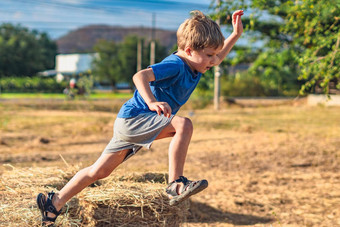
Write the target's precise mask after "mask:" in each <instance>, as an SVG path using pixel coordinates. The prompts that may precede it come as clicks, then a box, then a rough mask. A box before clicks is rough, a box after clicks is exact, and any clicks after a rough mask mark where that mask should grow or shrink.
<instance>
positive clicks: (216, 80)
mask: <svg viewBox="0 0 340 227" xmlns="http://www.w3.org/2000/svg"><path fill="white" fill-rule="evenodd" d="M216 2H217V8H216V13H217V14H218V13H219V12H220V4H221V2H220V0H216ZM216 23H217V24H218V25H220V17H219V16H218V17H217V20H216ZM220 77H221V69H220V66H218V65H217V66H215V67H214V109H215V110H219V109H220Z"/></svg>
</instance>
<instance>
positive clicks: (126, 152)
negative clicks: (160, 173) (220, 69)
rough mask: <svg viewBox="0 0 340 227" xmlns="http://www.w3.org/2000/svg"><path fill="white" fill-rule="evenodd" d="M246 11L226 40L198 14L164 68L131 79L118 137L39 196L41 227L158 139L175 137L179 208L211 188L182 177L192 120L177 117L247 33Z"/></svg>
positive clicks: (173, 191) (171, 190)
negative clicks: (56, 190) (58, 187)
mask: <svg viewBox="0 0 340 227" xmlns="http://www.w3.org/2000/svg"><path fill="white" fill-rule="evenodd" d="M242 15H243V11H242V10H238V11H236V12H234V14H233V16H232V24H233V29H234V31H233V33H232V34H231V35H230V36H229V37H228V38H227V39H224V37H223V35H222V33H221V30H220V28H219V26H218V25H217V24H216V23H215V22H214V21H213V20H211V19H210V18H208V17H206V16H205V15H204V14H203V13H201V12H200V11H197V10H196V11H192V12H191V18H190V19H187V20H186V21H184V23H182V24H181V25H180V27H179V29H178V31H177V44H178V51H177V52H175V53H173V54H171V55H170V56H168V57H167V58H165V59H164V60H163V61H162V62H161V63H158V64H155V65H151V66H149V67H148V68H147V69H144V70H141V71H139V72H137V73H136V74H135V75H134V76H133V82H134V83H135V86H136V88H137V89H136V91H135V93H134V96H133V98H131V99H130V100H128V101H127V102H126V103H125V104H124V105H123V106H122V108H121V110H120V111H119V113H118V116H117V119H116V121H115V124H114V136H113V138H112V140H111V141H110V142H109V144H108V145H107V147H106V148H105V150H104V152H103V153H102V155H101V156H100V157H99V159H98V160H97V161H96V162H95V163H94V164H93V165H92V166H89V167H87V168H85V169H82V170H80V171H79V172H78V173H77V174H76V175H75V176H74V177H73V178H72V179H71V180H70V181H69V182H68V183H67V184H66V185H65V186H64V188H62V189H61V190H60V192H59V193H54V192H50V193H48V195H47V197H46V196H45V195H44V194H42V193H40V194H39V195H38V197H37V203H38V207H39V209H40V211H41V214H42V220H43V224H46V225H48V224H53V223H54V221H55V219H56V218H57V216H58V215H59V214H60V212H61V208H62V207H63V206H64V205H65V203H66V202H67V201H68V200H69V199H71V198H72V197H73V196H74V195H76V194H77V193H79V192H80V191H81V190H83V189H84V188H85V187H87V186H88V185H90V184H92V183H93V182H95V181H96V180H98V179H102V178H105V177H107V176H108V175H110V173H111V172H112V171H113V170H114V169H115V168H116V167H117V166H118V165H119V164H121V163H122V162H123V161H125V160H127V159H128V158H129V157H131V156H132V155H134V154H135V153H136V152H137V151H138V150H139V149H141V148H142V147H146V148H150V146H151V144H152V142H153V141H154V140H156V139H162V138H165V137H172V140H171V142H170V146H169V182H171V183H169V185H168V186H167V188H166V193H167V194H168V196H169V199H170V205H175V204H177V203H179V202H181V201H183V200H184V199H187V198H188V197H189V196H191V195H193V194H196V193H198V192H200V191H202V190H203V189H205V188H206V187H207V186H208V182H207V181H206V180H199V181H190V180H188V179H187V178H185V177H184V176H183V168H184V162H185V158H186V154H187V150H188V146H189V143H190V140H191V136H192V132H193V126H192V122H191V121H190V119H188V118H184V117H180V116H176V115H175V114H176V113H177V111H178V110H179V108H180V107H181V106H182V105H183V104H184V103H185V102H186V101H187V100H188V99H189V97H190V95H191V93H192V92H193V90H194V89H195V87H196V85H197V83H198V81H199V79H200V78H201V75H202V73H205V72H206V71H207V70H209V69H210V68H212V67H213V66H216V65H218V64H220V63H221V62H222V60H223V59H224V58H225V57H226V56H227V54H228V53H229V52H230V50H231V48H232V47H233V45H234V44H235V43H236V41H237V40H238V38H239V37H240V36H241V34H242V32H243V26H242V21H241V16H242Z"/></svg>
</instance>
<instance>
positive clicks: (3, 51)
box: [0, 24, 57, 77]
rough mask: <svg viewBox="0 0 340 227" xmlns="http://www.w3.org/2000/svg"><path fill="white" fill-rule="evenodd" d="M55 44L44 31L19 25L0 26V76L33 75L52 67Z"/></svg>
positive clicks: (55, 51)
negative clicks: (32, 29)
mask: <svg viewBox="0 0 340 227" xmlns="http://www.w3.org/2000/svg"><path fill="white" fill-rule="evenodd" d="M56 53H57V45H56V43H55V42H54V41H52V40H50V38H49V37H48V35H47V34H46V33H39V32H37V31H29V30H28V29H27V28H24V27H21V26H20V25H17V26H13V25H11V24H2V25H1V26H0V77H8V76H34V75H35V74H36V73H37V72H39V71H43V70H47V69H52V68H54V61H55V55H56Z"/></svg>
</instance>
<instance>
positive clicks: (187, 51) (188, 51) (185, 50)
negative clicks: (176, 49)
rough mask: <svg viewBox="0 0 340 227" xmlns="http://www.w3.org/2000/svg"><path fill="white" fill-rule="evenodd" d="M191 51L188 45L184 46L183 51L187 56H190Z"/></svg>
mask: <svg viewBox="0 0 340 227" xmlns="http://www.w3.org/2000/svg"><path fill="white" fill-rule="evenodd" d="M191 51H192V49H191V47H190V46H187V47H185V48H184V52H185V53H186V54H187V55H188V56H191Z"/></svg>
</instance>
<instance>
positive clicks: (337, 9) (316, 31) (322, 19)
mask: <svg viewBox="0 0 340 227" xmlns="http://www.w3.org/2000/svg"><path fill="white" fill-rule="evenodd" d="M286 5H288V6H289V10H288V17H287V19H286V23H285V26H284V29H283V30H284V32H286V33H287V34H288V35H290V36H291V37H292V45H291V46H292V47H295V49H299V50H300V51H299V52H297V55H296V60H297V61H298V62H299V67H300V69H301V71H300V76H299V79H300V80H304V81H306V83H305V84H304V85H303V86H302V88H301V93H302V94H303V93H305V92H310V91H315V87H316V86H317V87H321V88H323V91H324V93H329V92H330V90H329V88H330V85H331V82H332V83H333V86H334V87H336V88H337V89H340V67H339V66H340V51H339V50H340V49H339V44H340V2H339V1H338V0H304V1H296V2H295V3H294V4H293V3H292V2H287V3H286ZM287 8H288V7H287Z"/></svg>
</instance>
